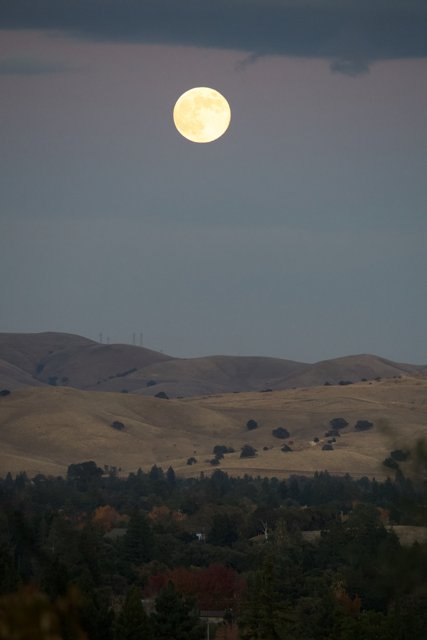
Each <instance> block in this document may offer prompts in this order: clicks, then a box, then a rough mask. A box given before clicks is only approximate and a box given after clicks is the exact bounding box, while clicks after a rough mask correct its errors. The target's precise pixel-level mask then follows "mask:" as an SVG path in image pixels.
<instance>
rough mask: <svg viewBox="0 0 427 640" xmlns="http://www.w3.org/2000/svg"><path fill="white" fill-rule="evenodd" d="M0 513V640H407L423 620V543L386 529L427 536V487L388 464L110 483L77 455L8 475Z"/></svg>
mask: <svg viewBox="0 0 427 640" xmlns="http://www.w3.org/2000/svg"><path fill="white" fill-rule="evenodd" d="M0 503H1V512H0V594H1V595H0V638H1V639H2V640H3V639H12V638H14V639H15V638H16V639H17V640H21V638H22V639H24V638H25V639H26V638H31V639H34V640H37V639H38V638H40V639H42V640H47V639H49V640H51V639H53V638H64V640H73V639H77V640H80V639H83V638H86V639H88V640H133V639H135V640H136V639H137V638H138V639H139V638H141V639H144V638H156V639H160V640H172V639H173V640H179V639H180V638H183V639H184V638H186V639H187V638H189V639H192V638H193V639H194V640H197V639H198V638H204V637H206V634H207V631H208V627H209V634H210V637H211V638H213V637H216V638H218V640H219V639H221V638H226V639H227V638H228V639H235V640H236V639H237V638H240V639H241V640H272V639H276V638H277V639H283V640H285V639H288V638H292V640H332V638H333V639H334V640H340V639H341V640H353V639H354V640H355V639H356V638H358V639H359V638H364V640H369V639H370V638H375V639H376V640H406V639H407V640H413V639H414V638H421V637H423V633H424V629H425V627H426V624H427V585H426V580H425V577H426V575H427V544H425V543H419V542H416V543H415V544H412V545H410V546H407V545H405V546H404V545H402V544H401V543H400V541H399V538H398V536H397V535H396V532H395V530H394V529H393V525H395V526H398V525H400V526H401V525H408V526H409V525H411V526H413V527H422V526H427V506H426V501H425V493H424V490H423V487H420V486H419V485H417V484H415V485H414V484H413V483H412V482H411V481H410V480H409V479H407V478H405V477H404V476H403V475H402V473H401V472H400V471H399V470H398V472H397V473H396V477H395V479H394V480H393V481H392V480H390V479H388V480H386V481H385V482H377V481H376V480H370V479H368V478H361V479H358V480H354V479H352V478H351V477H350V476H348V475H346V476H341V477H336V476H332V475H330V474H329V473H327V472H321V473H316V474H315V475H314V476H313V477H303V476H292V477H290V478H289V479H287V480H279V479H277V478H274V477H273V478H262V477H251V476H249V475H245V476H244V477H240V478H236V477H230V476H228V475H227V474H226V473H224V472H223V471H221V470H219V469H217V470H215V471H213V473H212V474H211V475H210V476H204V475H203V474H202V475H201V476H200V477H199V478H197V479H196V478H190V479H183V478H180V477H177V476H176V475H175V472H174V470H173V469H172V468H171V467H169V468H168V469H166V470H164V469H162V468H160V467H158V466H156V465H155V466H153V467H152V468H151V469H149V470H146V471H143V470H142V469H139V470H138V471H137V472H136V473H131V474H130V475H129V476H128V477H126V478H121V477H119V476H118V474H117V471H116V469H114V468H111V469H110V468H108V467H106V468H104V469H101V468H100V467H98V466H97V465H96V463H95V462H93V461H87V462H82V463H76V464H73V465H70V466H69V468H68V473H67V477H66V478H61V477H57V478H53V477H45V476H42V475H38V476H36V477H34V478H31V479H30V478H28V477H27V476H26V474H25V473H22V474H19V475H18V476H16V477H15V478H13V477H12V476H11V475H10V474H8V475H7V476H6V477H5V478H3V479H0ZM206 612H210V613H206ZM209 616H210V617H209ZM46 621H48V622H46ZM46 625H47V626H46ZM29 630H31V631H29ZM49 634H50V635H49ZM55 634H56V635H55Z"/></svg>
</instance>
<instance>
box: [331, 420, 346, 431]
mask: <svg viewBox="0 0 427 640" xmlns="http://www.w3.org/2000/svg"><path fill="white" fill-rule="evenodd" d="M329 424H330V425H331V427H332V429H334V430H335V429H344V427H347V426H348V422H347V420H344V418H332V420H329Z"/></svg>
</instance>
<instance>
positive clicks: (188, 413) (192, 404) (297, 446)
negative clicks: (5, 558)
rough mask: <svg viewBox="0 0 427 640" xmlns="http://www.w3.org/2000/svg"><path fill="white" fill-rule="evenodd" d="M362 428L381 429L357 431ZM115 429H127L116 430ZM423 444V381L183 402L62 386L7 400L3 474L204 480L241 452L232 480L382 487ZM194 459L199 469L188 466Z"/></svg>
mask: <svg viewBox="0 0 427 640" xmlns="http://www.w3.org/2000/svg"><path fill="white" fill-rule="evenodd" d="M334 417H343V418H345V419H346V420H347V421H348V422H349V426H348V427H346V428H345V429H343V430H342V435H341V437H340V438H337V442H336V443H335V444H334V450H333V451H322V444H323V443H324V442H325V440H326V438H325V437H324V433H325V431H326V430H327V429H328V427H329V420H331V419H332V418H334ZM249 419H254V420H256V421H257V422H258V428H257V429H254V430H252V431H248V430H247V428H246V422H247V421H248V420H249ZM357 420H370V421H372V422H373V423H374V425H375V426H374V427H373V429H371V430H369V431H364V432H357V431H355V430H354V424H355V422H356V421H357ZM113 421H120V422H122V423H123V424H124V425H125V428H124V430H123V431H118V430H116V429H114V428H112V426H111V424H112V422H113ZM279 426H283V427H285V428H286V429H288V431H289V432H290V438H289V440H287V441H286V442H288V443H289V444H290V446H291V448H292V451H291V452H288V453H284V452H282V451H281V447H282V445H283V444H284V441H283V440H279V439H277V438H275V437H274V436H273V435H272V433H271V432H272V429H274V428H276V427H279ZM316 436H317V437H318V438H319V440H320V441H319V443H318V444H315V443H314V438H315V437H316ZM420 437H427V380H426V379H425V378H423V377H405V378H400V379H392V380H384V381H379V382H371V383H369V382H365V383H358V384H354V385H348V386H326V387H325V386H322V387H312V388H307V389H290V390H285V391H275V392H270V393H259V392H252V393H229V394H218V395H216V396H204V397H203V396H202V397H197V398H183V399H181V400H162V399H158V398H147V397H142V396H138V395H131V394H123V393H111V392H110V393H106V392H105V393H102V392H93V391H81V390H77V389H72V388H64V387H41V388H26V389H23V390H18V391H14V392H12V393H11V394H10V395H9V396H6V397H2V398H0V473H1V474H4V473H6V472H7V471H12V472H15V473H16V472H18V471H21V470H26V471H27V472H28V473H30V474H35V473H38V472H41V473H48V474H63V473H64V472H65V471H66V467H67V465H68V464H70V463H72V462H81V461H83V460H89V459H93V460H95V461H96V462H97V463H98V464H99V465H104V464H108V465H115V466H117V467H121V468H122V470H123V472H124V473H127V472H129V471H132V470H135V469H137V468H138V467H140V466H141V467H143V468H147V467H149V466H151V465H153V464H154V463H156V464H160V465H162V466H164V467H165V466H166V467H167V466H169V465H170V464H171V465H172V466H173V467H174V469H175V470H176V471H177V472H178V473H180V474H182V475H186V476H189V475H198V474H199V473H200V472H201V471H204V472H211V471H212V470H213V469H214V468H216V467H212V466H211V464H210V463H209V460H210V459H211V458H212V457H213V456H212V449H213V447H214V446H215V445H216V444H224V445H227V446H229V447H233V448H234V449H235V453H231V454H227V455H225V457H224V459H223V460H222V461H221V464H220V467H219V468H221V469H223V470H224V471H227V472H229V473H232V474H244V473H251V474H261V475H277V476H282V477H283V476H287V475H289V474H292V473H304V474H310V473H314V471H316V470H323V469H327V470H328V471H330V472H331V473H339V474H341V473H346V472H348V473H350V474H352V475H354V476H356V477H358V476H362V475H367V476H369V477H374V476H375V477H378V478H379V477H385V476H386V475H387V474H388V473H389V472H387V469H386V468H385V467H383V466H382V464H381V463H382V461H383V459H384V458H385V457H386V456H387V455H388V454H389V452H390V450H391V449H394V448H405V447H407V446H410V445H411V443H413V442H415V440H416V439H417V438H420ZM246 443H247V444H250V445H252V446H253V447H255V448H256V449H257V452H258V453H257V456H256V457H254V458H248V459H241V458H240V457H239V456H240V449H241V447H242V446H243V445H244V444H246ZM191 456H194V457H195V458H196V459H197V463H196V464H194V465H191V466H189V465H187V464H186V461H187V459H188V458H189V457H191ZM404 464H407V463H404ZM403 468H404V467H403ZM391 473H393V472H391Z"/></svg>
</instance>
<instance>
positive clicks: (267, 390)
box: [260, 389, 273, 393]
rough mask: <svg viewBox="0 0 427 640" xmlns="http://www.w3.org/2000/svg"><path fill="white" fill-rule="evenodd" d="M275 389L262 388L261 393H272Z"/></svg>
mask: <svg viewBox="0 0 427 640" xmlns="http://www.w3.org/2000/svg"><path fill="white" fill-rule="evenodd" d="M272 391H273V389H261V391H260V393H271V392H272Z"/></svg>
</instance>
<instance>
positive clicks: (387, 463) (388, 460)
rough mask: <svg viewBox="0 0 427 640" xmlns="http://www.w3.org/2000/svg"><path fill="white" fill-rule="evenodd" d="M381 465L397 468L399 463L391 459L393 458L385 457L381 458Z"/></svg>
mask: <svg viewBox="0 0 427 640" xmlns="http://www.w3.org/2000/svg"><path fill="white" fill-rule="evenodd" d="M383 465H384V466H385V467H388V468H389V469H396V470H397V469H398V468H399V465H398V463H397V462H396V460H393V458H386V459H385V460H383Z"/></svg>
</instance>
